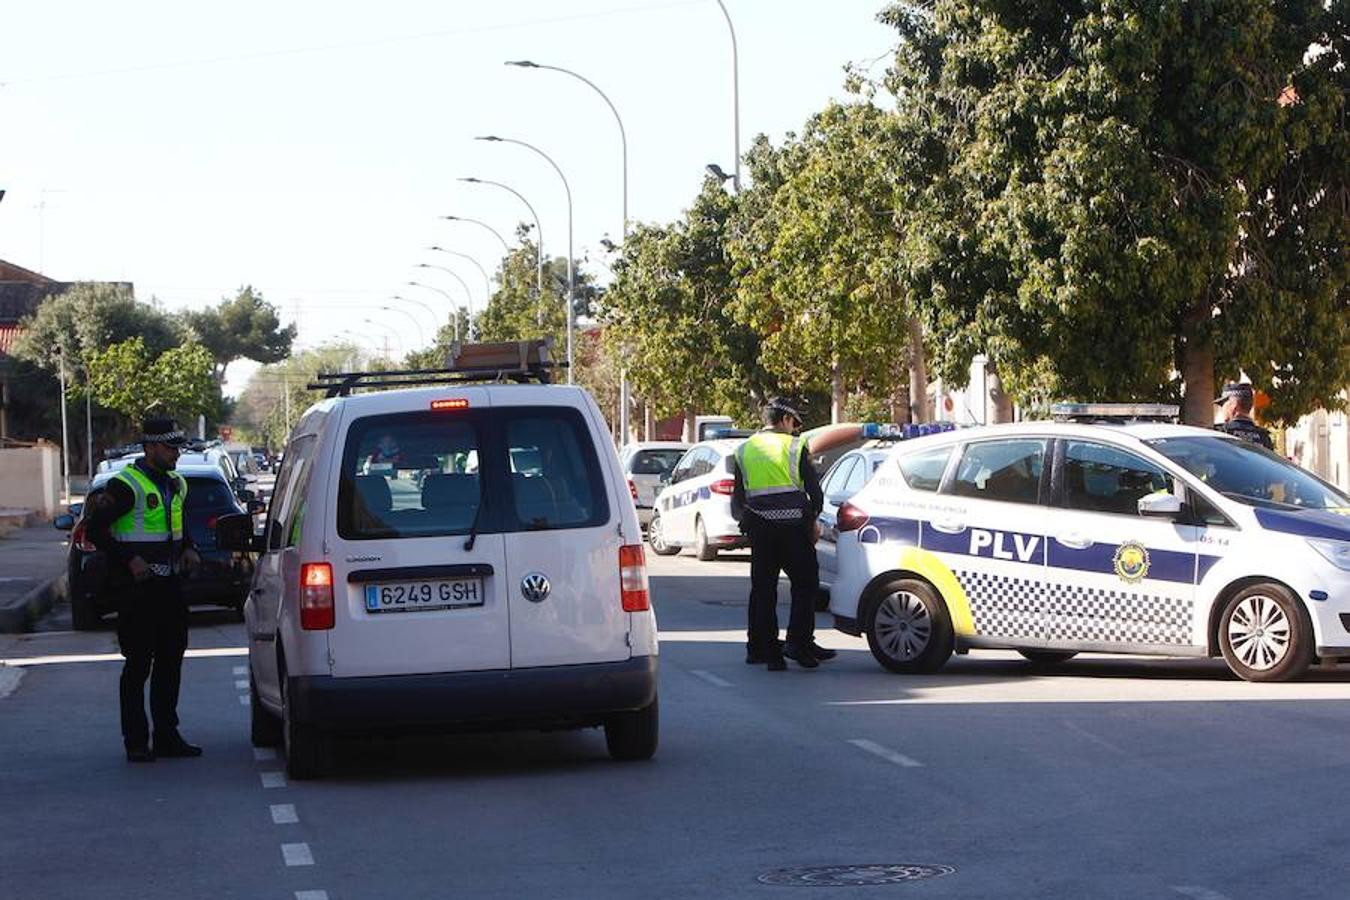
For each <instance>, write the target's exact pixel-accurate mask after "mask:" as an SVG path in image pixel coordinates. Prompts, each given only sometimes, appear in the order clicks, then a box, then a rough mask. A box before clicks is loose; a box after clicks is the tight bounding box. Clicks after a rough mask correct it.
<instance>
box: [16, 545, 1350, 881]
mask: <svg viewBox="0 0 1350 900" xmlns="http://www.w3.org/2000/svg"><path fill="white" fill-rule="evenodd" d="M650 561H651V566H652V573H653V577H652V586H653V591H654V595H655V602H656V604H657V610H658V616H659V619H660V624H661V628H662V672H661V704H662V740H661V748H660V750H659V751H658V754H657V757H656V759H655V760H653V761H651V762H649V763H627V764H617V763H614V762H611V761H610V760H609V759H608V757H607V756H606V754H605V748H604V740H603V737H602V735H601V734H600V733H599V732H598V731H587V732H571V733H554V734H511V735H480V736H474V737H458V738H442V739H415V740H414V739H407V740H399V741H375V740H372V741H363V742H359V743H354V744H350V745H347V746H345V747H344V748H343V752H342V757H341V761H340V762H341V765H340V770H339V771H338V772H337V773H336V774H335V775H334V776H333V777H331V778H329V779H326V780H323V781H319V782H305V783H287V782H286V781H285V779H284V777H282V776H281V774H280V771H281V768H282V767H281V765H280V763H279V762H278V761H277V760H276V759H275V757H274V756H272V755H271V754H270V753H256V754H255V751H254V750H253V748H252V747H250V746H249V742H248V735H247V707H246V706H245V705H243V703H244V700H245V698H244V694H245V688H246V684H247V682H246V681H243V680H242V679H245V678H246V675H245V674H243V668H242V667H243V666H244V664H245V658H244V656H243V650H242V646H243V639H242V633H241V626H239V625H238V624H236V623H234V622H232V621H230V617H229V616H228V615H225V614H217V613H209V612H208V613H198V614H196V615H195V617H194V631H193V646H194V650H193V651H192V652H193V654H194V656H193V657H192V658H191V659H190V660H189V661H188V662H187V664H186V667H185V677H184V686H183V701H182V704H181V711H182V714H183V720H184V722H183V730H184V732H185V733H186V734H187V735H188V736H189V737H190V738H191V739H193V740H195V741H199V742H201V743H202V744H204V745H205V746H206V750H207V755H206V756H205V757H204V758H203V759H200V760H184V761H179V760H165V761H159V762H156V763H155V764H153V765H148V766H146V765H143V766H131V765H128V764H127V763H126V762H125V761H124V760H123V758H122V755H121V746H120V740H119V736H118V732H117V713H116V699H115V695H116V679H117V674H118V671H119V664H118V662H117V661H116V659H107V658H106V657H104V656H102V655H101V654H108V653H111V652H112V651H113V650H114V647H113V638H112V635H111V633H110V632H107V631H104V632H97V633H92V634H78V635H76V634H70V633H65V632H61V631H47V632H45V633H40V634H34V635H25V636H13V637H7V638H3V639H0V658H4V659H8V660H9V661H10V662H11V666H13V664H14V663H19V664H20V665H19V666H18V667H17V668H13V667H10V668H0V723H3V724H2V727H0V754H2V756H0V758H2V759H3V763H2V764H0V809H3V810H4V815H3V816H0V896H5V897H41V898H53V900H55V898H67V897H71V898H74V897H80V898H83V897H97V898H105V897H137V898H142V900H149V898H160V897H164V898H183V897H211V898H217V897H219V898H235V897H238V898H250V900H254V898H266V897H276V898H299V900H319V898H321V897H327V898H329V900H338V898H386V897H397V898H433V897H434V898H443V897H473V898H525V897H536V898H538V897H542V898H551V897H566V898H572V897H576V898H639V897H640V898H665V897H671V898H703V897H709V898H713V897H715V898H722V897H726V898H754V897H760V898H766V900H767V898H772V897H777V896H782V897H785V898H787V900H807V898H815V897H822V898H823V897H828V898H847V897H852V896H858V897H866V898H906V897H922V898H951V897H963V898H964V897H979V898H1004V897H1008V898H1024V897H1025V898H1084V897H1129V898H1179V897H1190V898H1197V900H1224V898H1228V900H1258V898H1276V897H1292V896H1304V897H1345V896H1350V852H1347V851H1348V850H1350V846H1348V845H1350V838H1347V830H1348V829H1347V828H1346V826H1345V825H1344V823H1342V822H1341V821H1340V820H1339V819H1338V815H1339V813H1340V811H1341V809H1342V808H1343V807H1344V797H1345V795H1346V787H1345V785H1346V783H1347V780H1350V744H1347V741H1346V732H1347V723H1348V722H1350V673H1344V672H1340V671H1336V672H1317V673H1314V675H1313V676H1312V677H1311V678H1309V679H1308V680H1306V681H1304V682H1300V683H1296V684H1292V685H1249V684H1244V683H1242V682H1238V681H1236V680H1234V679H1232V678H1231V677H1230V676H1229V675H1228V674H1227V672H1226V670H1225V668H1224V667H1223V665H1222V663H1220V662H1215V661H1205V660H1185V661H1165V660H1155V659H1127V658H1121V657H1111V658H1078V659H1075V660H1073V661H1071V662H1069V663H1067V664H1065V665H1064V666H1062V667H1060V668H1059V669H1058V670H1056V671H1054V672H1053V673H1049V674H1036V673H1034V672H1032V670H1031V669H1030V668H1029V667H1028V666H1027V665H1026V664H1025V663H1023V662H1022V661H1021V660H1020V658H1019V657H1015V656H1013V655H1011V654H1000V653H981V654H972V655H971V656H969V657H965V658H958V659H954V660H953V662H952V664H951V665H949V667H948V668H947V669H946V670H945V671H944V672H942V673H940V674H938V675H934V676H929V677H913V678H908V677H901V676H895V675H890V674H887V673H885V672H883V671H882V670H881V669H880V668H879V667H878V666H877V665H876V664H875V663H874V662H873V660H872V658H871V656H870V654H869V653H868V652H867V650H866V647H865V646H864V645H863V644H862V642H861V641H858V640H855V639H852V638H848V637H845V636H843V635H838V634H836V633H834V632H832V631H830V630H828V629H822V632H821V634H820V637H821V639H822V642H823V643H826V644H828V645H830V646H835V647H837V648H839V649H841V650H842V652H841V653H840V656H839V658H838V659H837V660H835V661H833V662H830V663H826V664H825V665H824V666H822V667H821V668H820V669H818V670H816V671H813V672H807V671H802V670H800V669H797V668H795V667H794V668H791V669H789V670H788V671H787V672H782V673H771V672H768V671H766V670H765V669H764V668H762V667H751V666H747V665H745V664H744V662H743V650H742V641H743V628H744V613H745V610H744V602H745V600H744V597H745V591H746V586H747V585H746V572H747V566H746V561H745V557H744V556H739V557H738V556H736V555H733V556H732V557H731V558H729V559H725V560H722V561H719V562H716V563H699V562H696V561H695V560H693V559H692V558H691V557H688V556H685V557H680V558H677V559H660V558H655V557H653V558H652V559H651V560H650ZM785 612H786V608H785V607H784V618H785ZM60 613H61V610H59V609H58V610H57V611H56V612H55V613H54V616H58V617H59V615H60ZM58 621H59V620H58ZM824 621H825V618H824V617H823V616H822V617H821V622H822V624H823V623H824ZM16 676H19V677H17V680H16ZM903 864H911V865H913V866H919V867H923V866H927V867H931V868H927V869H925V868H911V869H902V868H897V869H887V870H879V869H875V868H873V869H866V870H863V871H862V872H861V875H862V876H874V875H877V874H891V875H893V876H896V877H898V876H900V875H928V876H930V877H927V878H923V879H921V880H911V881H902V882H897V883H892V884H889V885H885V886H853V887H823V886H812V885H807V886H782V885H772V884H763V883H761V882H760V881H759V879H760V877H761V876H765V875H767V874H768V873H771V872H776V871H778V870H783V869H792V868H796V867H822V868H825V867H833V866H847V865H869V866H882V865H895V866H900V865H903ZM942 867H947V868H942ZM940 873H941V874H940Z"/></svg>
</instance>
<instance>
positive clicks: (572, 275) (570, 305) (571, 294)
mask: <svg viewBox="0 0 1350 900" xmlns="http://www.w3.org/2000/svg"><path fill="white" fill-rule="evenodd" d="M474 140H476V141H494V142H497V143H502V144H518V145H520V146H521V147H524V148H525V149H527V150H533V151H534V152H535V153H537V154H539V155H540V156H542V157H543V158H544V160H545V161H546V162H547V163H548V164H549V165H550V166H552V167H553V171H555V172H557V173H558V177H559V178H560V179H562V183H563V191H564V192H566V194H567V383H568V384H571V383H572V361H573V360H572V344H573V340H572V331H573V328H574V323H573V319H574V318H575V315H576V313H575V309H574V307H575V306H576V289H577V283H576V271H575V267H574V265H573V263H572V186H571V185H570V184H568V183H567V176H566V175H564V174H563V171H562V169H560V168H558V164H557V163H556V162H554V161H553V157H551V156H549V155H548V154H547V153H545V152H544V151H543V150H540V149H539V148H538V147H536V146H534V145H533V144H527V143H525V142H524V141H518V140H516V139H515V138H504V137H498V136H497V135H495V134H489V135H484V136H482V137H477V138H474Z"/></svg>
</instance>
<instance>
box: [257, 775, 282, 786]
mask: <svg viewBox="0 0 1350 900" xmlns="http://www.w3.org/2000/svg"><path fill="white" fill-rule="evenodd" d="M258 778H259V779H260V780H261V781H262V786H263V787H265V788H284V787H285V786H286V773H285V772H259V773H258Z"/></svg>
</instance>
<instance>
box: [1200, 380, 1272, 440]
mask: <svg viewBox="0 0 1350 900" xmlns="http://www.w3.org/2000/svg"><path fill="white" fill-rule="evenodd" d="M1255 399H1256V398H1255V395H1254V394H1253V393H1252V386H1251V385H1250V384H1245V383H1239V382H1236V381H1230V382H1228V384H1225V385H1224V386H1223V392H1222V393H1220V394H1219V398H1218V399H1217V400H1215V401H1214V403H1215V405H1216V406H1220V407H1222V408H1223V409H1222V412H1223V424H1222V425H1220V426H1219V430H1220V431H1224V432H1226V433H1228V434H1231V435H1234V436H1235V437H1240V438H1242V439H1243V440H1244V441H1248V442H1249V443H1253V444H1260V445H1261V446H1262V447H1265V448H1266V449H1267V450H1274V449H1275V442H1274V441H1273V440H1271V439H1270V432H1269V431H1267V430H1266V429H1264V428H1262V427H1261V426H1260V425H1257V424H1256V423H1255V422H1253V421H1252V406H1253V405H1254V404H1255Z"/></svg>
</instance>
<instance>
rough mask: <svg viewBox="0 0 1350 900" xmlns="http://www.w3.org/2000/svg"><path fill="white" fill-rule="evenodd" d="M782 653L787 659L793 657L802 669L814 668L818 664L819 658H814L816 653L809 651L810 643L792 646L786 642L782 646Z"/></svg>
mask: <svg viewBox="0 0 1350 900" xmlns="http://www.w3.org/2000/svg"><path fill="white" fill-rule="evenodd" d="M783 655H784V656H786V657H787V658H788V659H795V660H796V661H797V665H799V666H801V667H802V668H803V669H814V668H816V667H817V666H819V665H820V660H818V659H816V654H815V653H813V652H812V651H811V645H810V644H806V645H805V646H802V647H794V646H792V645H791V644H788V645H787V646H786V647H784V648H783Z"/></svg>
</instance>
